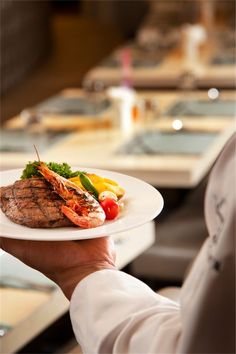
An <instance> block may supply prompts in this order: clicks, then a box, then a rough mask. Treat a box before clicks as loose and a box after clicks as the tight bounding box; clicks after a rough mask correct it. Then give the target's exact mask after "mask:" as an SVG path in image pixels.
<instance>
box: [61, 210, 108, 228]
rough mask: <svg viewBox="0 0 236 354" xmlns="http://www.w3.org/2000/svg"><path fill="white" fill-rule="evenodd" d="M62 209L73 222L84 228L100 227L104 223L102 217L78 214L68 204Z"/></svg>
mask: <svg viewBox="0 0 236 354" xmlns="http://www.w3.org/2000/svg"><path fill="white" fill-rule="evenodd" d="M61 211H62V213H63V214H64V215H65V216H66V217H67V218H68V219H70V220H71V221H72V222H73V224H75V225H78V226H80V227H82V228H84V229H90V228H93V227H98V226H101V225H102V224H103V223H104V220H103V219H102V218H101V219H100V218H90V217H89V216H84V215H78V214H77V213H76V212H75V211H74V210H72V209H71V208H69V207H68V206H66V205H63V206H62V207H61Z"/></svg>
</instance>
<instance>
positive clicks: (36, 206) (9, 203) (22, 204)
mask: <svg viewBox="0 0 236 354" xmlns="http://www.w3.org/2000/svg"><path fill="white" fill-rule="evenodd" d="M64 204H65V202H64V201H63V199H61V198H60V197H59V196H58V195H57V194H56V193H55V192H54V191H53V190H52V188H51V186H50V184H49V183H48V182H46V181H45V180H44V179H43V178H36V177H35V178H29V179H25V180H20V181H16V182H15V183H14V184H13V185H11V186H7V187H1V188H0V206H1V209H2V211H3V212H4V213H5V214H6V216H7V217H8V218H9V219H11V220H12V221H14V222H15V223H17V224H21V225H25V226H28V227H33V228H45V227H63V226H72V225H73V223H72V222H71V221H70V220H69V219H68V218H67V217H66V216H65V215H64V214H63V213H62V212H61V206H62V205H64Z"/></svg>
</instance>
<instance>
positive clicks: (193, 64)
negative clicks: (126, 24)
mask: <svg viewBox="0 0 236 354" xmlns="http://www.w3.org/2000/svg"><path fill="white" fill-rule="evenodd" d="M126 47H127V45H125V46H121V47H118V48H117V49H116V50H114V51H113V53H112V54H111V57H113V58H117V57H118V56H119V53H120V52H121V51H122V50H124V48H126ZM130 48H131V53H132V45H131V46H130ZM216 53H217V48H216V46H214V45H213V43H211V44H209V41H208V42H207V44H206V45H205V46H203V47H202V48H201V49H200V52H199V55H198V57H196V59H195V60H194V61H189V60H187V59H186V58H185V57H184V55H183V51H182V49H181V48H180V46H179V47H176V48H174V49H172V50H169V51H168V52H167V53H166V54H165V55H164V56H163V59H162V60H161V62H160V63H159V64H157V65H156V66H153V67H147V68H143V67H141V68H140V67H139V68H133V67H131V68H130V76H129V79H130V82H131V84H132V85H133V86H134V87H137V88H151V87H155V88H163V87H181V85H182V84H183V81H182V79H183V75H184V74H185V73H188V72H191V73H192V74H193V75H194V82H193V87H212V85H213V86H214V85H215V86H216V87H224V88H234V87H236V80H235V74H236V65H235V64H228V65H222V64H221V65H211V64H210V62H211V59H212V58H213V57H214V55H215V54H216ZM146 56H147V53H143V58H145V57H146ZM122 75H123V73H122V68H121V67H117V68H109V67H103V66H99V65H97V66H95V67H94V68H92V69H91V70H89V71H88V73H87V74H86V75H85V78H84V82H96V81H100V82H103V84H104V85H107V86H110V85H119V84H120V83H121V81H122Z"/></svg>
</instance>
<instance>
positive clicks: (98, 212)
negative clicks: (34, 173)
mask: <svg viewBox="0 0 236 354" xmlns="http://www.w3.org/2000/svg"><path fill="white" fill-rule="evenodd" d="M38 170H39V171H40V173H41V174H42V175H43V177H44V178H45V179H46V180H47V181H48V182H49V183H50V184H51V185H52V187H53V189H54V191H55V192H56V193H57V194H58V195H59V196H60V197H61V198H62V199H64V200H65V202H66V205H63V206H62V207H61V211H62V212H63V214H65V215H66V216H67V217H68V219H70V220H71V221H72V222H73V223H74V224H75V225H78V226H80V227H83V228H92V227H98V226H101V225H102V224H103V223H104V221H105V218H106V216H105V213H104V210H103V208H102V207H101V206H100V204H99V202H98V201H97V200H96V199H95V198H94V197H93V196H92V195H91V194H90V193H89V192H87V191H84V190H82V189H81V188H79V187H78V186H76V184H74V183H73V182H71V181H69V180H67V179H66V178H64V177H61V176H60V175H58V174H57V173H56V172H53V171H52V170H50V169H49V168H48V167H47V165H46V164H45V163H44V162H41V163H40V165H39V166H38Z"/></svg>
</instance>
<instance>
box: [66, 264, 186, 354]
mask: <svg viewBox="0 0 236 354" xmlns="http://www.w3.org/2000/svg"><path fill="white" fill-rule="evenodd" d="M70 314H71V320H72V325H73V328H74V332H75V335H76V338H77V340H78V342H79V343H80V345H81V346H82V349H83V352H84V353H89V354H91V353H104V352H105V353H153V352H155V353H163V352H169V353H174V352H175V351H176V347H177V342H178V338H179V334H180V321H179V306H178V305H177V304H176V303H174V302H172V301H170V300H168V299H166V298H163V297H161V296H159V295H157V294H156V293H154V292H153V291H152V290H151V289H150V288H149V287H147V286H146V285H145V284H144V283H142V282H140V281H138V280H137V279H135V278H133V277H131V276H129V275H127V274H125V273H123V272H119V271H113V270H109V271H107V270H106V271H100V272H96V273H93V274H91V275H89V276H88V277H86V278H84V280H82V281H81V283H80V284H79V285H78V286H77V288H76V289H75V292H74V293H73V295H72V301H71V309H70ZM165 335H166V336H168V340H166V341H163V336H165Z"/></svg>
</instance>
